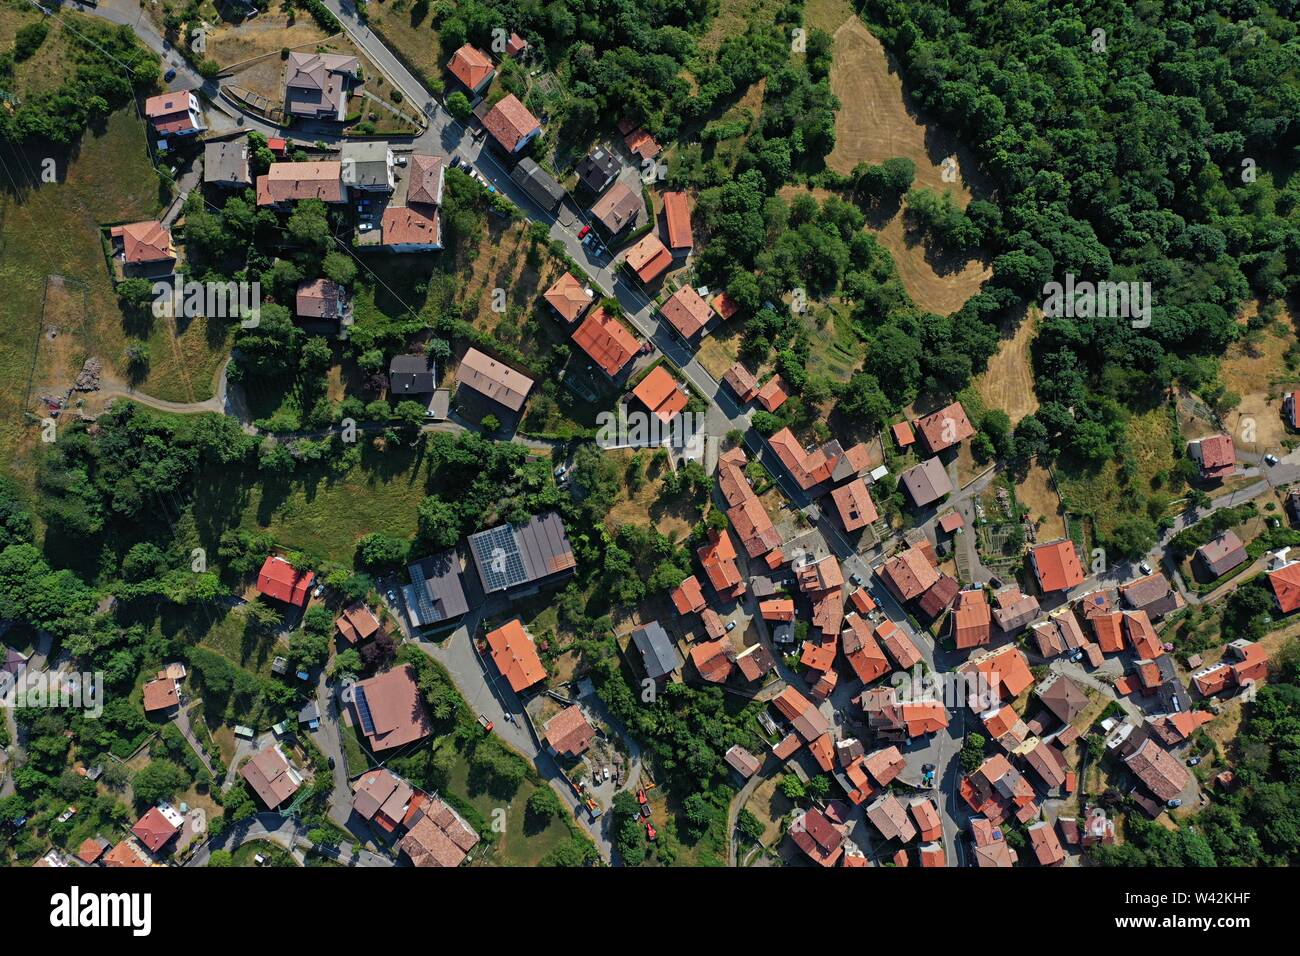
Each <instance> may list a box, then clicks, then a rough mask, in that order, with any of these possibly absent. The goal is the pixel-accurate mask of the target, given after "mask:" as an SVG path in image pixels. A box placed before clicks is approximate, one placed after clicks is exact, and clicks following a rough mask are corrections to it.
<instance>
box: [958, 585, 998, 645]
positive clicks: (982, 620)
mask: <svg viewBox="0 0 1300 956" xmlns="http://www.w3.org/2000/svg"><path fill="white" fill-rule="evenodd" d="M992 622H993V614H992V612H991V611H990V609H989V600H988V598H987V597H986V596H985V594H984V589H983V588H975V589H973V590H970V591H959V592H958V593H957V604H956V606H955V607H954V608H953V613H952V637H953V643H954V644H955V645H956V647H957V650H959V651H964V650H967V649H969V648H972V647H979V646H980V645H981V644H987V643H988V642H989V640H990V639H991V638H992V636H993V628H992Z"/></svg>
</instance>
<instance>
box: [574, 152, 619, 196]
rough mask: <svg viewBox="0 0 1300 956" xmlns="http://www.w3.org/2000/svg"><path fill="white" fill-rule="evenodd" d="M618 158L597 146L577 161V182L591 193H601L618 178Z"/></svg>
mask: <svg viewBox="0 0 1300 956" xmlns="http://www.w3.org/2000/svg"><path fill="white" fill-rule="evenodd" d="M620 166H621V164H620V163H619V161H618V157H617V156H615V155H614V154H613V153H612V152H610V151H609V150H608V149H606V148H605V147H604V146H597V147H596V148H595V149H593V150H592V151H591V152H590V153H588V154H587V155H586V156H584V157H582V159H580V160H579V161H578V166H577V170H576V171H577V174H578V182H580V183H581V184H582V185H583V187H584V188H585V189H587V190H589V191H590V192H593V193H597V194H599V193H603V192H604V191H605V190H606V189H608V188H609V187H610V185H611V184H612V183H613V182H614V178H615V177H616V176H618V171H619V168H620Z"/></svg>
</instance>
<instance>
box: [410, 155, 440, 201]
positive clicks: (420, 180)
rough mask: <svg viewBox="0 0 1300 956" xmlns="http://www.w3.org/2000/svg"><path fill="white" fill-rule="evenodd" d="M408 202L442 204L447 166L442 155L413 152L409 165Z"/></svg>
mask: <svg viewBox="0 0 1300 956" xmlns="http://www.w3.org/2000/svg"><path fill="white" fill-rule="evenodd" d="M407 170H408V171H407V176H408V177H409V178H408V179H407V184H406V204H407V205H408V206H416V205H419V206H441V205H442V190H443V188H444V186H445V185H446V178H447V167H446V164H445V163H444V162H443V160H442V157H441V156H430V155H428V154H426V153H412V154H411V159H410V163H409V165H408V167H407Z"/></svg>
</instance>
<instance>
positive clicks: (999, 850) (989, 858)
mask: <svg viewBox="0 0 1300 956" xmlns="http://www.w3.org/2000/svg"><path fill="white" fill-rule="evenodd" d="M970 830H971V843H972V844H973V845H974V850H975V865H976V866H981V867H1009V866H1014V865H1015V862H1016V860H1017V859H1019V857H1018V856H1017V855H1016V851H1015V850H1013V849H1011V847H1010V846H1009V845H1008V844H1007V841H1006V838H1005V837H1004V836H1003V835H1002V829H1001V828H1000V827H997V826H995V825H994V824H993V823H992V822H990V821H989V820H986V819H984V818H983V817H975V818H973V819H972V820H971V822H970Z"/></svg>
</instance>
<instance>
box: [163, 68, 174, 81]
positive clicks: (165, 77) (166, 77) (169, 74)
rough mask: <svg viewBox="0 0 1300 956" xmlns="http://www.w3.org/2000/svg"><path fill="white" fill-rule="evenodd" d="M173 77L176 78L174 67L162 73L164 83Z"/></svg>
mask: <svg viewBox="0 0 1300 956" xmlns="http://www.w3.org/2000/svg"><path fill="white" fill-rule="evenodd" d="M174 79H176V71H175V70H174V69H169V70H168V71H167V72H166V73H164V74H163V82H165V83H170V82H171V81H172V80H174Z"/></svg>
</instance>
